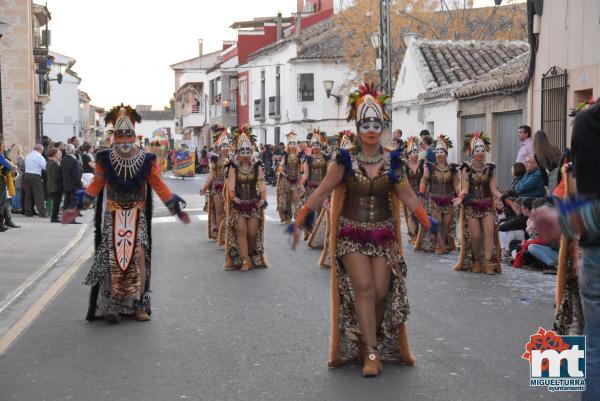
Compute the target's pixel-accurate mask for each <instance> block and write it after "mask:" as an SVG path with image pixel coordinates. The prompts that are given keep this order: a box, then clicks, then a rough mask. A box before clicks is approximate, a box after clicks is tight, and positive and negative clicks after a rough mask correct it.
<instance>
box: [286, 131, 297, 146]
mask: <svg viewBox="0 0 600 401" xmlns="http://www.w3.org/2000/svg"><path fill="white" fill-rule="evenodd" d="M285 138H286V139H287V142H288V144H289V143H290V142H298V135H296V133H295V132H294V131H290V132H288V133H287V134H285Z"/></svg>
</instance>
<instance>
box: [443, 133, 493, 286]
mask: <svg viewBox="0 0 600 401" xmlns="http://www.w3.org/2000/svg"><path fill="white" fill-rule="evenodd" d="M463 150H464V151H465V154H467V155H470V156H472V161H471V162H470V163H464V164H463V165H462V166H461V171H460V174H461V178H460V193H459V195H458V197H457V198H455V199H454V204H455V205H460V204H462V208H461V211H460V228H461V242H460V243H461V249H460V255H459V257H458V262H457V264H456V266H455V267H454V269H455V270H456V271H460V270H466V269H468V268H469V267H470V269H471V271H472V272H473V273H481V272H482V271H483V272H485V273H486V274H489V275H492V274H494V273H500V271H501V270H500V269H501V268H500V240H499V238H498V227H497V225H496V203H497V201H496V200H497V199H500V197H501V196H502V194H501V193H500V191H498V186H497V184H496V174H495V170H496V166H495V165H494V164H492V163H487V164H486V162H485V157H486V152H489V151H490V139H489V137H488V136H487V135H486V134H484V133H482V132H473V133H471V134H469V135H467V136H466V137H465V141H464V147H463ZM482 248H483V249H482ZM482 251H483V258H482V257H481V256H482Z"/></svg>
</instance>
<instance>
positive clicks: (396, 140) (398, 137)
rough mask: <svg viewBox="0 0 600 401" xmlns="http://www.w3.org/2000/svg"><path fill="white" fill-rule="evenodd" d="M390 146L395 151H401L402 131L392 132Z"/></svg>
mask: <svg viewBox="0 0 600 401" xmlns="http://www.w3.org/2000/svg"><path fill="white" fill-rule="evenodd" d="M392 142H393V144H392V146H393V147H394V148H395V149H398V150H400V149H402V130H401V129H399V128H398V129H396V130H394V132H393V133H392Z"/></svg>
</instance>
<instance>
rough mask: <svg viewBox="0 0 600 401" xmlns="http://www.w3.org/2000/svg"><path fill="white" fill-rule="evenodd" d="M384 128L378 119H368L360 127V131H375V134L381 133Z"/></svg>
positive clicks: (362, 132) (364, 132) (363, 132)
mask: <svg viewBox="0 0 600 401" xmlns="http://www.w3.org/2000/svg"><path fill="white" fill-rule="evenodd" d="M382 130H383V127H382V126H381V123H379V122H377V121H367V122H364V123H362V124H361V125H360V126H359V127H358V131H359V132H360V133H361V134H367V133H369V132H373V133H375V134H381V131H382Z"/></svg>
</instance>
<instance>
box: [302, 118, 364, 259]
mask: <svg viewBox="0 0 600 401" xmlns="http://www.w3.org/2000/svg"><path fill="white" fill-rule="evenodd" d="M355 136H356V135H355V134H354V133H353V132H352V131H349V130H345V131H341V132H340V133H338V136H337V138H338V139H337V145H336V147H335V149H334V150H333V152H331V155H330V157H329V159H330V160H329V164H330V165H331V164H334V163H335V158H336V154H337V153H338V151H339V149H350V148H352V146H353V143H354V138H355ZM330 201H331V199H330V197H328V198H327V199H326V200H325V201H324V202H323V207H322V208H321V212H320V213H319V216H318V217H317V221H316V223H315V227H314V228H313V230H312V233H311V235H310V237H309V239H308V245H309V246H310V247H311V248H323V251H322V252H321V257H320V258H319V263H318V265H319V266H320V267H323V268H328V267H329V265H330V258H329V236H330V235H329V227H330V225H331V224H330V223H329V221H330V218H329V211H330V208H329V204H330ZM319 244H321V246H319Z"/></svg>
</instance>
